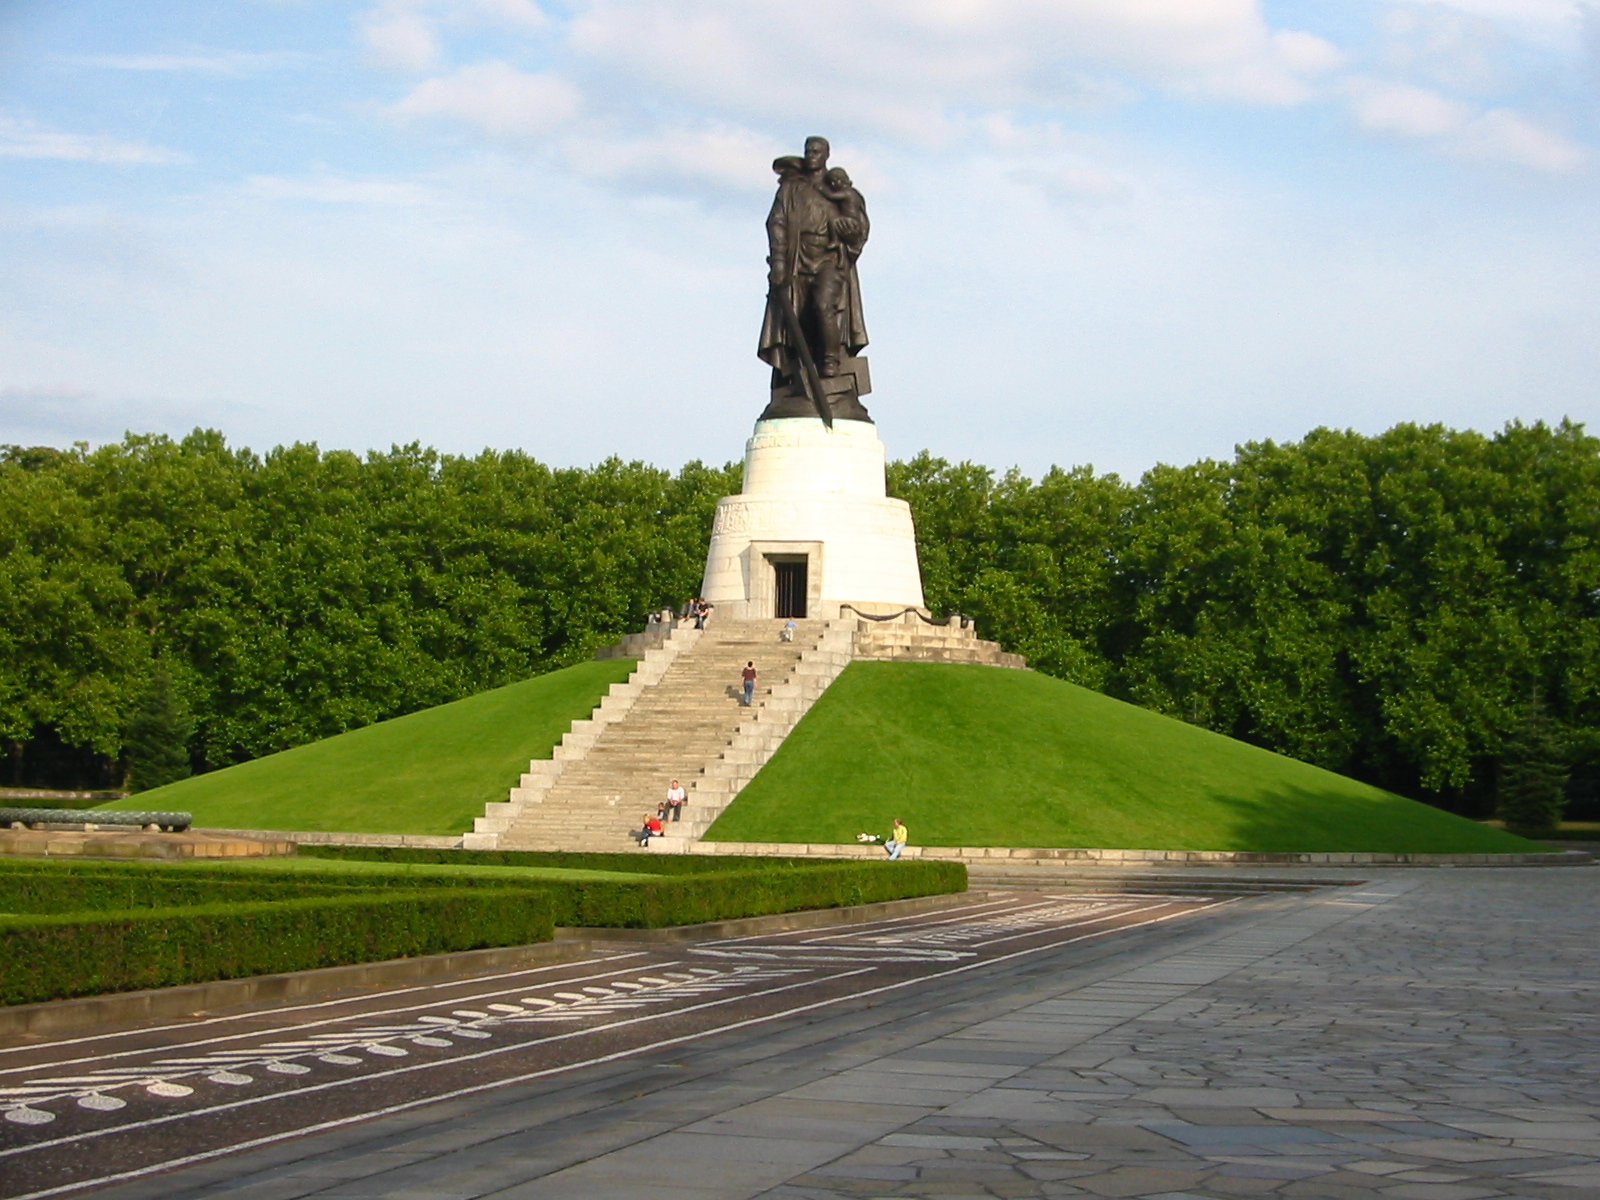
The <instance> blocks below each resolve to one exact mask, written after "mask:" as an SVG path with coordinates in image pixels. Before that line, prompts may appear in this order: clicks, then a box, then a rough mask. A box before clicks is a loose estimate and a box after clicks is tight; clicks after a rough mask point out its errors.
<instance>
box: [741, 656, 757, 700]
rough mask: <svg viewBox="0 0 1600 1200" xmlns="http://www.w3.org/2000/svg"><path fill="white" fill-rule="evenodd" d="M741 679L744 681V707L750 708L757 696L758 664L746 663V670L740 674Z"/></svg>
mask: <svg viewBox="0 0 1600 1200" xmlns="http://www.w3.org/2000/svg"><path fill="white" fill-rule="evenodd" d="M740 678H741V679H743V680H744V706H745V707H746V708H749V707H750V704H751V702H752V701H753V700H754V699H755V696H756V664H755V663H753V662H747V663H745V665H744V670H743V671H741V672H740Z"/></svg>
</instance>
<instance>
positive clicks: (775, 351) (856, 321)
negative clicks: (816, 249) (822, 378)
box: [756, 179, 867, 375]
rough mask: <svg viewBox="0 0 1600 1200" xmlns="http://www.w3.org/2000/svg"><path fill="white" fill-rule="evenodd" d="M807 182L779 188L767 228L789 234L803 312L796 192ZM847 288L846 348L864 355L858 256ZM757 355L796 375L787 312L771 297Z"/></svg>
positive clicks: (793, 295) (792, 298)
mask: <svg viewBox="0 0 1600 1200" xmlns="http://www.w3.org/2000/svg"><path fill="white" fill-rule="evenodd" d="M810 186H811V184H810V183H809V182H807V181H805V180H799V179H796V180H792V181H790V180H785V181H784V182H783V183H780V184H779V185H778V194H777V196H776V197H774V198H773V201H772V212H771V213H770V214H769V215H768V217H767V228H768V229H769V230H771V229H772V228H773V226H774V225H775V224H781V227H782V229H783V230H784V231H785V232H786V234H787V237H786V238H785V243H784V251H785V257H786V258H787V259H788V267H789V279H790V282H789V284H788V288H789V303H790V304H792V305H793V306H794V309H795V311H796V312H797V313H798V312H799V311H800V297H799V295H798V294H797V291H798V289H797V287H796V285H795V283H794V279H795V266H796V264H797V262H798V260H799V257H800V238H799V236H798V233H797V231H796V230H795V228H794V213H793V209H794V203H795V192H796V189H797V188H800V187H810ZM849 263H850V265H849V268H848V269H847V271H846V277H845V288H844V305H845V312H844V318H845V319H844V337H843V342H844V348H845V350H846V351H848V352H849V353H850V354H860V353H861V351H862V350H863V349H865V347H866V345H867V322H866V318H865V317H864V316H863V315H862V311H861V280H860V278H859V276H857V274H856V262H855V258H854V256H850V257H849ZM756 356H757V357H758V358H760V359H761V361H762V362H764V363H766V364H767V365H768V366H770V367H774V368H776V369H777V370H778V371H779V372H781V373H782V374H784V375H792V374H794V364H795V361H796V359H795V354H794V349H793V347H792V346H791V345H790V343H789V330H788V326H787V325H786V323H785V322H784V319H783V313H782V311H781V310H780V309H779V307H778V305H777V304H776V303H775V302H774V301H773V299H772V297H771V296H768V297H767V311H766V314H765V315H764V316H763V317H762V320H761V344H760V346H759V347H758V348H757V350H756Z"/></svg>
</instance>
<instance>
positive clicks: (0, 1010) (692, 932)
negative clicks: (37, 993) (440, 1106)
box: [0, 892, 975, 1040]
mask: <svg viewBox="0 0 1600 1200" xmlns="http://www.w3.org/2000/svg"><path fill="white" fill-rule="evenodd" d="M974 898H975V896H974V895H973V894H972V893H970V892H958V893H954V894H951V895H943V896H917V897H914V898H912V899H910V900H887V901H883V902H882V903H878V904H858V905H853V906H851V907H849V908H814V909H805V910H802V911H800V912H793V913H775V914H773V915H771V916H766V917H744V918H740V919H738V920H733V921H713V922H711V923H709V924H704V925H680V926H676V927H674V928H671V929H573V928H562V929H560V930H558V931H557V933H556V940H555V941H553V942H537V943H535V944H533V945H529V946H497V947H493V948H490V949H487V950H461V951H457V952H455V953H452V954H428V955H422V956H420V957H417V958H395V959H389V960H388V961H386V962H375V963H352V964H350V965H348V966H343V967H319V968H317V969H316V970H312V971H286V972H283V973H282V974H278V975H253V976H251V977H250V978H248V979H218V980H213V981H212V982H210V983H189V984H183V985H180V986H178V987H169V988H151V989H148V990H146V991H141V992H114V993H111V994H109V995H105V996H79V997H76V998H74V999H71V1000H47V1001H44V1002H42V1003H39V1004H15V1005H11V1006H9V1007H0V1039H7V1040H10V1039H21V1038H25V1037H40V1036H46V1035H53V1034H63V1033H79V1034H81V1033H85V1032H91V1031H95V1030H100V1029H112V1028H115V1029H123V1028H127V1027H129V1026H133V1025H138V1024H140V1023H142V1022H145V1021H155V1020H163V1019H171V1018H184V1017H193V1016H195V1015H197V1014H200V1013H209V1012H216V1011H218V1010H222V1009H229V1008H239V1007H242V1006H245V1005H249V1004H267V1003H280V1002H283V1001H288V1000H305V999H309V998H313V997H318V996H326V995H329V994H331V993H334V992H340V991H346V990H349V989H352V988H360V987H385V986H388V985H391V984H408V983H420V982H423V981H426V980H429V979H446V978H452V977H455V976H461V975H474V974H477V973H479V972H483V971H500V970H508V969H515V968H519V967H529V966H544V965H547V964H555V963H563V962H572V961H573V960H575V959H579V958H582V957H584V956H585V955H587V954H590V953H592V952H593V951H594V950H595V949H597V948H604V947H605V946H607V945H614V944H616V943H619V942H621V943H640V942H643V943H672V942H690V941H704V940H710V939H713V938H727V937H742V936H750V935H753V934H762V933H778V932H784V931H787V930H792V929H815V928H820V927H822V926H826V925H854V924H861V923H864V922H867V921H879V920H883V919H885V918H888V917H896V916H910V915H912V914H914V913H920V912H928V911H931V910H936V909H939V908H946V907H954V906H955V905H957V904H959V903H962V902H964V901H969V900H972V899H974ZM597 943H598V944H599V945H598V946H597Z"/></svg>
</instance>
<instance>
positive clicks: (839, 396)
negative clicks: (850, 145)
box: [756, 137, 872, 425]
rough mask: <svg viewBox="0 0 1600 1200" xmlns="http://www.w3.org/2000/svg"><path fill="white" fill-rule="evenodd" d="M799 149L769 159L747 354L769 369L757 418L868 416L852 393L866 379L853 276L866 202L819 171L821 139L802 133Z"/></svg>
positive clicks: (841, 177)
mask: <svg viewBox="0 0 1600 1200" xmlns="http://www.w3.org/2000/svg"><path fill="white" fill-rule="evenodd" d="M805 150H806V152H805V156H804V157H796V156H792V155H786V156H785V157H783V158H779V159H777V160H775V161H774V162H773V164H772V169H773V170H774V171H775V172H776V173H777V175H778V194H777V196H776V197H775V198H774V199H773V201H772V211H771V213H769V214H768V216H767V246H768V251H769V253H768V256H767V266H768V272H767V282H768V285H769V291H768V293H767V311H766V318H765V320H764V321H763V322H762V325H761V345H760V348H759V349H758V350H757V352H756V353H757V354H758V356H759V357H760V358H761V360H762V361H763V362H765V363H767V364H768V365H769V366H770V367H771V368H772V402H771V404H769V405H768V406H767V410H766V412H764V413H762V419H763V420H765V419H770V418H776V417H809V416H820V417H821V418H822V419H823V421H824V422H826V423H827V424H829V425H831V424H832V422H833V420H834V419H835V418H839V419H842V420H856V421H870V420H871V419H872V418H871V417H869V416H868V415H867V410H866V409H865V408H864V407H863V406H862V404H861V400H860V397H861V396H863V395H865V394H866V393H867V392H869V391H871V390H872V384H871V381H870V379H869V377H868V374H867V360H866V359H865V358H862V357H861V356H860V355H861V350H862V349H863V348H864V347H865V346H866V344H867V327H866V322H865V320H864V319H863V318H862V315H861V284H860V281H859V279H858V277H857V275H856V259H858V258H859V257H860V256H861V250H862V248H863V247H864V246H865V245H866V244H867V234H868V232H869V230H870V226H869V222H868V220H867V208H866V202H865V201H864V200H863V199H862V197H861V193H860V192H858V191H857V190H856V189H855V187H854V185H853V184H852V183H851V182H850V176H849V175H847V174H846V173H845V172H844V171H843V170H841V169H839V168H837V167H836V168H834V169H833V170H831V171H830V170H829V169H828V151H829V147H828V140H827V138H821V137H809V138H807V139H806V147H805Z"/></svg>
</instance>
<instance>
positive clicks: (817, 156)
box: [806, 137, 829, 174]
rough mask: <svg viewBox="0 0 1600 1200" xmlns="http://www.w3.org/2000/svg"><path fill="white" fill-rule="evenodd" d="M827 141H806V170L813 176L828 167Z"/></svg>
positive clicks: (811, 139) (808, 139)
mask: <svg viewBox="0 0 1600 1200" xmlns="http://www.w3.org/2000/svg"><path fill="white" fill-rule="evenodd" d="M828 153H829V146H828V139H827V138H825V137H808V138H807V139H806V170H807V171H810V172H811V173H813V174H815V173H816V172H818V171H820V170H822V169H823V168H824V167H826V166H827V165H828Z"/></svg>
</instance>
